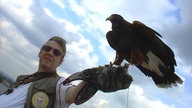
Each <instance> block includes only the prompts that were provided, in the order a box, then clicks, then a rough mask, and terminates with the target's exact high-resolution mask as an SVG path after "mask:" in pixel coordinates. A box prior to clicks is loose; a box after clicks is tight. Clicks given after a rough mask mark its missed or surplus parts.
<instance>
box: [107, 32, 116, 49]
mask: <svg viewBox="0 0 192 108" xmlns="http://www.w3.org/2000/svg"><path fill="white" fill-rule="evenodd" d="M106 38H107V41H108V43H109V45H110V46H111V47H112V48H113V49H114V50H117V47H118V46H117V43H116V41H115V39H116V38H115V36H114V34H113V33H112V31H108V32H107V34H106Z"/></svg>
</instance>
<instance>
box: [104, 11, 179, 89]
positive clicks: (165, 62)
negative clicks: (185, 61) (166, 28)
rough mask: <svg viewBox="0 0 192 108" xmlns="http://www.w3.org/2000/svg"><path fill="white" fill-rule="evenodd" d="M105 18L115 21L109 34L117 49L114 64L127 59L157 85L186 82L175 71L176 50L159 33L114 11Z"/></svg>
mask: <svg viewBox="0 0 192 108" xmlns="http://www.w3.org/2000/svg"><path fill="white" fill-rule="evenodd" d="M106 20H109V21H110V22H111V23H112V30H111V31H108V32H107V33H106V38H107V41H108V43H109V45H110V46H111V47H112V48H113V49H114V50H115V51H116V57H115V60H114V62H113V64H114V65H120V64H121V63H122V61H123V60H126V61H128V62H129V64H132V65H135V66H136V67H137V68H138V69H139V70H140V71H141V72H143V73H144V74H145V75H146V76H149V77H152V79H153V81H154V82H155V84H156V85H157V86H158V87H162V88H167V87H172V86H177V83H179V84H182V83H183V81H182V79H181V78H180V77H179V76H178V75H176V74H175V73H174V72H175V66H176V65H177V64H176V60H175V58H174V53H173V51H172V50H171V49H170V48H169V47H168V46H167V45H166V44H165V43H164V42H163V41H162V40H161V39H160V38H161V37H162V36H161V35H160V34H159V33H158V32H156V31H155V30H153V29H151V28H150V27H148V26H146V25H145V24H143V23H141V22H139V21H133V23H130V22H128V21H126V20H125V19H124V18H123V17H122V16H121V15H118V14H112V15H111V16H110V17H108V18H107V19H106Z"/></svg>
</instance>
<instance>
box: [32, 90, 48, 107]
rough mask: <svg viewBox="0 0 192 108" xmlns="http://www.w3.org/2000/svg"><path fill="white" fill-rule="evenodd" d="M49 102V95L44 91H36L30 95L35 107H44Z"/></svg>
mask: <svg viewBox="0 0 192 108" xmlns="http://www.w3.org/2000/svg"><path fill="white" fill-rule="evenodd" d="M48 103H49V97H48V95H47V94H46V93H44V92H37V93H35V94H34V95H33V97H32V104H33V106H34V107H35V108H46V107H47V105H48Z"/></svg>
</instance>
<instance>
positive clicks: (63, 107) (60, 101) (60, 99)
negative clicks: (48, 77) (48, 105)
mask: <svg viewBox="0 0 192 108" xmlns="http://www.w3.org/2000/svg"><path fill="white" fill-rule="evenodd" d="M64 80H65V78H60V79H59V80H58V82H57V85H56V99H55V105H54V108H68V107H69V105H70V104H67V103H66V101H65V93H66V90H67V89H68V88H69V87H70V86H72V85H63V81H64Z"/></svg>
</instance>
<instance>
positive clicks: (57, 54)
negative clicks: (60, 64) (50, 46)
mask: <svg viewBox="0 0 192 108" xmlns="http://www.w3.org/2000/svg"><path fill="white" fill-rule="evenodd" d="M53 53H54V55H55V56H60V55H61V52H60V51H59V50H57V49H54V50H53Z"/></svg>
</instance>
